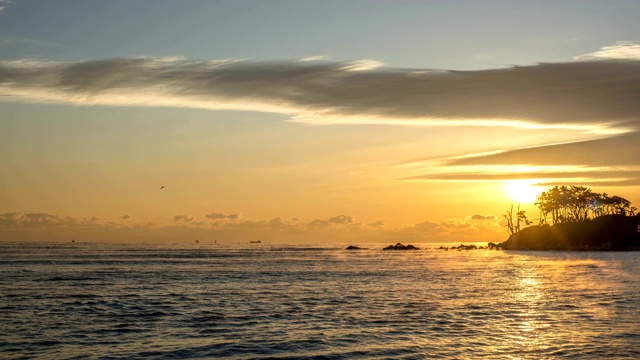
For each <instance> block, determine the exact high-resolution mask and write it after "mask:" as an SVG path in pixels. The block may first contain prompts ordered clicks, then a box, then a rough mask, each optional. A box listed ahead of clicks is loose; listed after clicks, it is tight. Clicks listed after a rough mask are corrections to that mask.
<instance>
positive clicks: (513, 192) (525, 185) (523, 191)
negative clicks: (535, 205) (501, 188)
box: [505, 180, 541, 204]
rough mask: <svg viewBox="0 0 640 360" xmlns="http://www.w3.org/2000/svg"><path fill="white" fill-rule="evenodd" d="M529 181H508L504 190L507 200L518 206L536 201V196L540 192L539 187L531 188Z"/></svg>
mask: <svg viewBox="0 0 640 360" xmlns="http://www.w3.org/2000/svg"><path fill="white" fill-rule="evenodd" d="M532 184H533V182H532V181H530V180H512V181H508V182H507V184H506V186H505V190H506V191H507V194H508V195H509V198H510V199H511V200H513V201H515V202H517V203H520V204H529V203H532V202H534V201H535V200H536V196H537V195H538V194H539V193H540V192H541V190H540V189H539V186H533V185H532Z"/></svg>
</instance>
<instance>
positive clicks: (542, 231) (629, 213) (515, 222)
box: [490, 186, 640, 250]
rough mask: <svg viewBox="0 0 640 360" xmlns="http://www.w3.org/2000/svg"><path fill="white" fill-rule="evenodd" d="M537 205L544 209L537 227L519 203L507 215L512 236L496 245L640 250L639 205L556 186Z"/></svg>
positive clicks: (559, 248) (579, 187)
mask: <svg viewBox="0 0 640 360" xmlns="http://www.w3.org/2000/svg"><path fill="white" fill-rule="evenodd" d="M535 204H536V205H537V207H538V209H539V210H540V216H539V218H538V224H537V225H534V222H533V221H530V220H529V219H528V218H527V216H526V215H525V211H521V210H520V205H518V207H517V208H516V209H515V210H514V207H513V205H512V206H511V209H510V210H509V211H507V212H506V214H505V215H503V217H504V219H505V221H506V222H507V224H506V227H507V231H508V232H509V239H508V240H507V241H505V242H503V243H501V244H497V247H499V248H502V249H505V250H640V215H636V211H637V208H636V207H635V206H632V205H631V202H630V201H629V200H627V199H625V198H622V197H619V196H609V195H607V194H606V193H602V194H600V193H596V192H593V191H592V190H591V189H589V188H586V187H583V186H555V187H553V188H551V189H550V190H549V191H546V192H542V193H540V194H539V195H538V196H537V201H536V203H535ZM549 218H550V219H551V224H549V223H548V219H549ZM523 225H524V226H525V227H523ZM491 245H494V246H496V245H495V244H490V246H491Z"/></svg>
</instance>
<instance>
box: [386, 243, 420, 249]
mask: <svg viewBox="0 0 640 360" xmlns="http://www.w3.org/2000/svg"><path fill="white" fill-rule="evenodd" d="M382 250H420V248H417V247H415V246H413V245H411V244H409V245H402V244H401V243H397V244H395V245H389V246H387V247H386V248H384V249H382Z"/></svg>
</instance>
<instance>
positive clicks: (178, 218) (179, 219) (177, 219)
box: [173, 215, 198, 223]
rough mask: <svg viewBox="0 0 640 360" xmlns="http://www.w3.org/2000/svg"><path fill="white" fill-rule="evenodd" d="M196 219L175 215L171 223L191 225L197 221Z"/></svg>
mask: <svg viewBox="0 0 640 360" xmlns="http://www.w3.org/2000/svg"><path fill="white" fill-rule="evenodd" d="M197 220H198V218H197V217H193V216H188V215H176V216H174V217H173V221H175V222H185V223H191V222H194V221H197Z"/></svg>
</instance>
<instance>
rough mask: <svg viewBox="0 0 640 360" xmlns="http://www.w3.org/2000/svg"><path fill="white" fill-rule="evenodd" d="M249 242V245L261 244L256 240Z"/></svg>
mask: <svg viewBox="0 0 640 360" xmlns="http://www.w3.org/2000/svg"><path fill="white" fill-rule="evenodd" d="M249 242H250V243H252V244H260V243H261V241H260V240H256V241H253V240H251V241H249Z"/></svg>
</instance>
